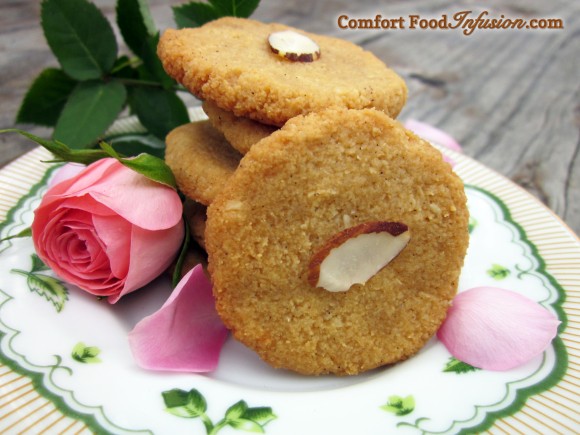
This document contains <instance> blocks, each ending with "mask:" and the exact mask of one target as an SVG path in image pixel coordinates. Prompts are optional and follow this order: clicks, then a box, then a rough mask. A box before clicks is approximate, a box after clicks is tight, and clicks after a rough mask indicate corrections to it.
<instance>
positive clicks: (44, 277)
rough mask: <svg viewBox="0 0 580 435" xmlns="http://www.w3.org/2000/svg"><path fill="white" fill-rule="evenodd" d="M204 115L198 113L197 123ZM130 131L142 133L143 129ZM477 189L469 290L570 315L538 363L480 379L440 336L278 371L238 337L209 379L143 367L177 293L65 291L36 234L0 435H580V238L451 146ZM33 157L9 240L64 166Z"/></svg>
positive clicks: (0, 336)
mask: <svg viewBox="0 0 580 435" xmlns="http://www.w3.org/2000/svg"><path fill="white" fill-rule="evenodd" d="M199 116H200V114H199V112H198V111H196V110H194V111H192V117H193V118H196V117H199ZM113 131H114V132H116V133H129V132H137V133H138V132H139V126H138V124H137V123H136V121H135V120H132V119H127V120H123V121H120V122H118V123H117V124H116V125H115V127H114V129H113ZM446 153H448V154H449V156H450V157H451V158H452V159H453V160H455V162H456V166H455V170H456V172H457V173H458V174H459V175H460V176H461V177H462V178H463V180H464V181H465V184H466V192H467V196H468V199H469V209H470V213H471V242H470V247H469V251H468V255H467V259H466V264H465V268H464V270H463V272H462V275H461V280H460V291H462V290H466V289H469V288H472V287H477V286H495V287H503V288H506V289H509V290H513V291H515V292H519V293H521V294H524V295H526V296H527V297H529V298H531V299H534V300H536V301H538V302H539V303H541V304H542V305H543V306H544V307H546V308H547V309H549V310H551V311H552V312H554V313H555V314H556V315H557V316H558V317H559V318H560V320H561V321H562V324H561V329H560V334H559V336H558V338H557V339H556V340H555V341H554V342H553V345H552V346H551V347H550V348H549V349H548V350H547V351H546V352H545V353H544V354H543V355H541V356H540V357H538V358H536V359H534V360H533V361H531V362H530V363H528V364H526V365H525V366H523V367H520V368H517V369H514V370H510V371H507V372H492V371H484V370H476V369H473V368H471V367H469V366H466V365H464V364H462V363H460V362H458V361H456V360H453V359H452V358H451V356H450V355H449V353H448V352H447V350H446V349H445V347H444V346H443V345H442V344H441V343H439V342H437V340H435V339H433V340H431V341H430V342H429V343H428V344H427V346H425V348H424V349H423V350H422V351H421V352H420V353H419V354H418V355H416V356H414V357H413V358H411V359H410V360H408V361H405V362H403V363H401V364H397V365H395V366H392V367H386V368H383V369H379V370H375V371H372V372H371V373H367V374H364V375H361V376H354V377H342V378H340V377H334V376H323V377H304V376H299V375H295V374H292V373H288V372H284V371H276V370H273V369H271V368H269V367H268V366H267V365H265V364H264V363H262V362H261V361H260V360H259V359H258V357H257V356H256V355H255V354H254V353H253V352H252V351H250V350H248V349H246V348H244V347H243V346H242V345H240V344H238V343H236V342H235V341H233V340H231V339H230V340H229V341H228V342H227V343H226V346H225V348H224V352H223V354H222V358H221V360H220V364H219V368H218V370H217V371H216V372H215V373H213V374H210V375H198V374H175V373H155V372H147V371H144V370H141V369H140V368H139V367H137V366H136V364H135V363H134V361H133V359H132V356H131V353H130V350H129V347H128V343H127V332H128V331H129V330H130V329H132V327H133V325H134V324H135V323H136V322H137V321H138V320H139V319H141V318H142V317H143V316H145V315H146V314H148V313H151V312H153V311H154V310H156V309H157V308H158V307H159V306H161V304H162V303H163V302H164V300H165V299H166V298H167V296H168V294H169V292H170V286H169V283H168V280H167V279H166V278H165V277H162V278H160V279H158V280H157V281H156V282H154V283H153V284H151V285H149V286H148V287H147V288H145V289H143V290H141V291H139V292H136V293H134V294H132V295H129V296H128V297H126V298H124V299H123V300H122V301H121V302H119V303H118V304H116V305H109V304H108V303H107V302H106V301H104V300H101V301H99V300H96V299H95V298H94V297H92V296H89V295H87V294H85V293H84V292H82V291H80V290H78V289H76V288H74V287H72V286H68V285H65V284H63V283H61V282H60V281H59V280H58V278H56V277H54V275H53V274H52V272H51V271H50V270H46V269H45V268H44V267H43V266H42V265H41V264H39V263H38V262H37V261H35V258H34V250H33V246H32V242H31V240H30V239H29V238H20V239H12V240H10V241H8V242H4V243H2V244H1V245H0V360H1V363H2V365H1V366H0V432H2V433H23V432H28V433H68V434H73V433H82V432H87V433H90V432H95V433H115V434H124V433H156V434H212V435H214V434H218V433H219V434H220V435H227V434H236V433H244V432H248V431H251V432H264V433H267V434H272V435H275V434H291V435H294V434H336V435H340V434H395V433H397V434H398V433H401V434H451V433H453V434H455V433H473V432H482V431H489V432H490V433H498V434H499V433H542V434H547V433H579V432H580V403H579V402H580V400H579V392H580V388H579V385H580V364H579V356H580V242H579V241H578V238H577V237H576V236H575V235H574V234H573V233H572V232H571V231H570V230H568V229H567V228H566V227H565V226H564V225H563V224H562V223H561V222H560V221H559V220H558V219H557V218H556V217H555V216H554V215H553V213H551V212H550V211H549V210H547V209H546V208H545V207H544V206H543V205H541V204H540V203H539V202H538V201H536V200H535V199H534V198H533V197H531V196H530V195H529V194H528V193H526V192H525V191H523V190H521V189H520V188H518V187H516V186H515V185H514V184H512V183H511V182H509V181H508V180H506V179H505V178H503V177H501V176H500V175H498V174H496V173H494V172H492V171H491V170H489V169H487V168H485V167H484V166H482V165H481V164H478V163H476V162H475V161H473V160H471V159H469V158H467V157H465V156H462V155H459V154H456V153H449V152H446ZM49 157H50V156H49V155H48V153H47V152H45V151H44V150H43V149H40V148H39V149H35V150H33V151H32V152H30V153H28V154H26V155H24V156H23V157H22V158H20V159H18V160H16V161H15V162H13V163H12V164H10V165H8V166H7V167H5V168H4V169H2V170H1V171H0V221H2V223H1V224H0V236H1V237H6V236H8V235H13V234H16V233H18V232H20V231H21V230H23V229H25V228H27V227H28V226H29V225H30V223H31V222H32V218H33V210H34V208H35V207H36V205H37V204H38V202H39V200H40V198H41V196H42V194H43V192H44V191H45V190H46V182H47V180H49V179H50V177H51V176H52V173H53V172H54V171H53V169H54V166H51V165H48V164H46V163H42V162H41V161H42V160H47V159H48V158H49Z"/></svg>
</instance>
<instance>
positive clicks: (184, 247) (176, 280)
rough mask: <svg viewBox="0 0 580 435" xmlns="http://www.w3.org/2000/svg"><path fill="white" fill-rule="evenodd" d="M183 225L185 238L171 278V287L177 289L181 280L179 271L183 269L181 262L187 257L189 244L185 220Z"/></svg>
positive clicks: (187, 225)
mask: <svg viewBox="0 0 580 435" xmlns="http://www.w3.org/2000/svg"><path fill="white" fill-rule="evenodd" d="M183 225H184V227H185V236H184V237H183V243H182V245H181V250H180V251H179V256H178V257H177V262H176V263H175V270H174V271H173V276H172V277H171V284H172V285H173V287H177V284H179V281H180V280H181V270H182V269H183V262H184V261H185V259H186V257H187V252H188V248H189V242H190V233H191V231H190V229H189V224H188V223H187V219H185V218H184V219H183Z"/></svg>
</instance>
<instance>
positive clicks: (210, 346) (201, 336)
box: [129, 265, 228, 372]
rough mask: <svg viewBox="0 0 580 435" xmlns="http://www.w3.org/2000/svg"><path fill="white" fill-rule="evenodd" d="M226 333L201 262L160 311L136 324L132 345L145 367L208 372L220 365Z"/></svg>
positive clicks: (131, 334)
mask: <svg viewBox="0 0 580 435" xmlns="http://www.w3.org/2000/svg"><path fill="white" fill-rule="evenodd" d="M227 335H228V331H227V329H226V327H225V326H224V325H223V323H222V321H221V319H220V318H219V316H218V314H217V312H216V309H215V301H214V298H213V294H212V290H211V283H210V282H209V280H208V279H207V277H206V276H205V274H204V272H203V268H202V267H201V265H198V266H196V267H194V268H193V269H192V270H191V271H190V272H189V273H187V274H186V275H185V276H184V277H183V278H182V279H181V281H180V282H179V284H178V285H177V287H175V290H173V293H172V294H171V296H170V297H169V299H168V300H167V301H166V302H165V304H164V305H163V306H162V307H161V308H160V309H159V310H158V311H156V312H155V313H153V314H151V315H150V316H148V317H145V318H144V319H143V320H141V321H140V322H139V323H138V324H137V325H136V326H135V328H134V329H133V330H132V331H131V332H130V333H129V345H130V346H131V351H132V352H133V356H134V358H135V361H136V362H137V364H138V365H139V366H141V367H142V368H145V369H148V370H167V371H180V372H209V371H212V370H215V368H216V367H217V364H218V360H219V355H220V351H221V348H222V346H223V344H224V342H225V340H226V338H227Z"/></svg>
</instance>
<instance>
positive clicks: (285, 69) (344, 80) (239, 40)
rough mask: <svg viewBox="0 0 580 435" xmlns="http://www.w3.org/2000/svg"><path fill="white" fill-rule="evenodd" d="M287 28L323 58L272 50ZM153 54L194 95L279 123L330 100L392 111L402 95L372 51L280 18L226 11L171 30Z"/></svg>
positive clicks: (392, 74)
mask: <svg viewBox="0 0 580 435" xmlns="http://www.w3.org/2000/svg"><path fill="white" fill-rule="evenodd" d="M289 29H291V30H294V31H296V32H298V33H300V34H302V35H305V36H307V37H308V38H311V39H312V40H313V41H314V42H316V44H318V46H319V47H320V51H321V55H320V58H319V59H317V60H314V61H313V62H300V61H290V60H288V59H285V58H283V57H281V56H279V55H277V54H275V53H274V52H273V51H272V49H271V47H270V46H269V43H268V36H269V35H270V34H271V33H272V32H278V31H284V30H289ZM157 53H158V55H159V58H160V59H161V61H162V63H163V66H164V68H165V70H166V71H167V73H168V74H169V75H170V76H171V77H173V78H175V79H176V80H177V81H178V82H180V83H182V84H183V85H184V86H185V87H186V88H188V89H189V90H190V91H191V92H192V93H193V94H194V95H196V96H197V97H198V98H200V99H202V100H210V101H212V102H214V103H215V104H217V105H218V106H219V107H221V108H222V109H224V110H227V111H229V112H232V113H233V114H234V115H236V116H241V117H246V118H250V119H253V120H255V121H259V122H262V123H265V124H272V125H277V126H282V125H284V123H285V122H286V121H287V120H288V119H290V118H293V117H294V116H297V115H300V114H305V113H309V112H313V111H318V110H322V109H325V108H327V107H332V106H339V107H345V108H353V109H362V108H371V107H373V108H376V109H379V110H382V111H384V112H385V113H387V114H388V115H389V116H391V117H393V118H394V117H396V116H397V114H398V113H399V112H400V110H401V108H402V107H403V105H404V104H405V100H406V97H407V88H406V86H405V83H404V81H403V80H402V79H401V78H400V77H399V76H398V75H397V74H396V73H395V72H394V71H393V70H391V69H390V68H388V67H387V66H386V65H385V64H384V63H383V62H382V61H381V60H379V59H378V58H377V57H376V56H375V55H373V54H372V53H370V52H368V51H365V50H363V49H362V48H360V47H359V46H357V45H355V44H353V43H351V42H349V41H345V40H342V39H338V38H332V37H328V36H320V35H315V34H312V33H307V32H303V31H300V30H297V29H292V28H291V27H288V26H285V25H282V24H265V23H261V22H258V21H253V20H248V19H243V18H233V17H226V18H221V19H218V20H215V21H211V22H209V23H207V24H205V25H203V26H202V27H198V28H194V29H192V28H189V29H181V30H174V29H168V30H166V31H165V32H164V33H163V35H162V37H161V39H160V41H159V45H158V48H157Z"/></svg>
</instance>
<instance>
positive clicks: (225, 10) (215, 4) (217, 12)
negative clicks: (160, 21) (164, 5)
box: [173, 0, 260, 28]
mask: <svg viewBox="0 0 580 435" xmlns="http://www.w3.org/2000/svg"><path fill="white" fill-rule="evenodd" d="M259 3H260V0H209V2H208V3H201V2H190V3H186V4H184V5H180V6H174V7H173V18H174V19H175V23H176V24H177V26H178V27H180V28H183V27H199V26H202V25H203V24H205V23H207V22H209V21H212V20H216V19H218V18H221V17H225V16H232V17H242V18H247V17H249V16H250V15H252V13H253V12H254V11H255V10H256V8H257V7H258V4H259Z"/></svg>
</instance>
